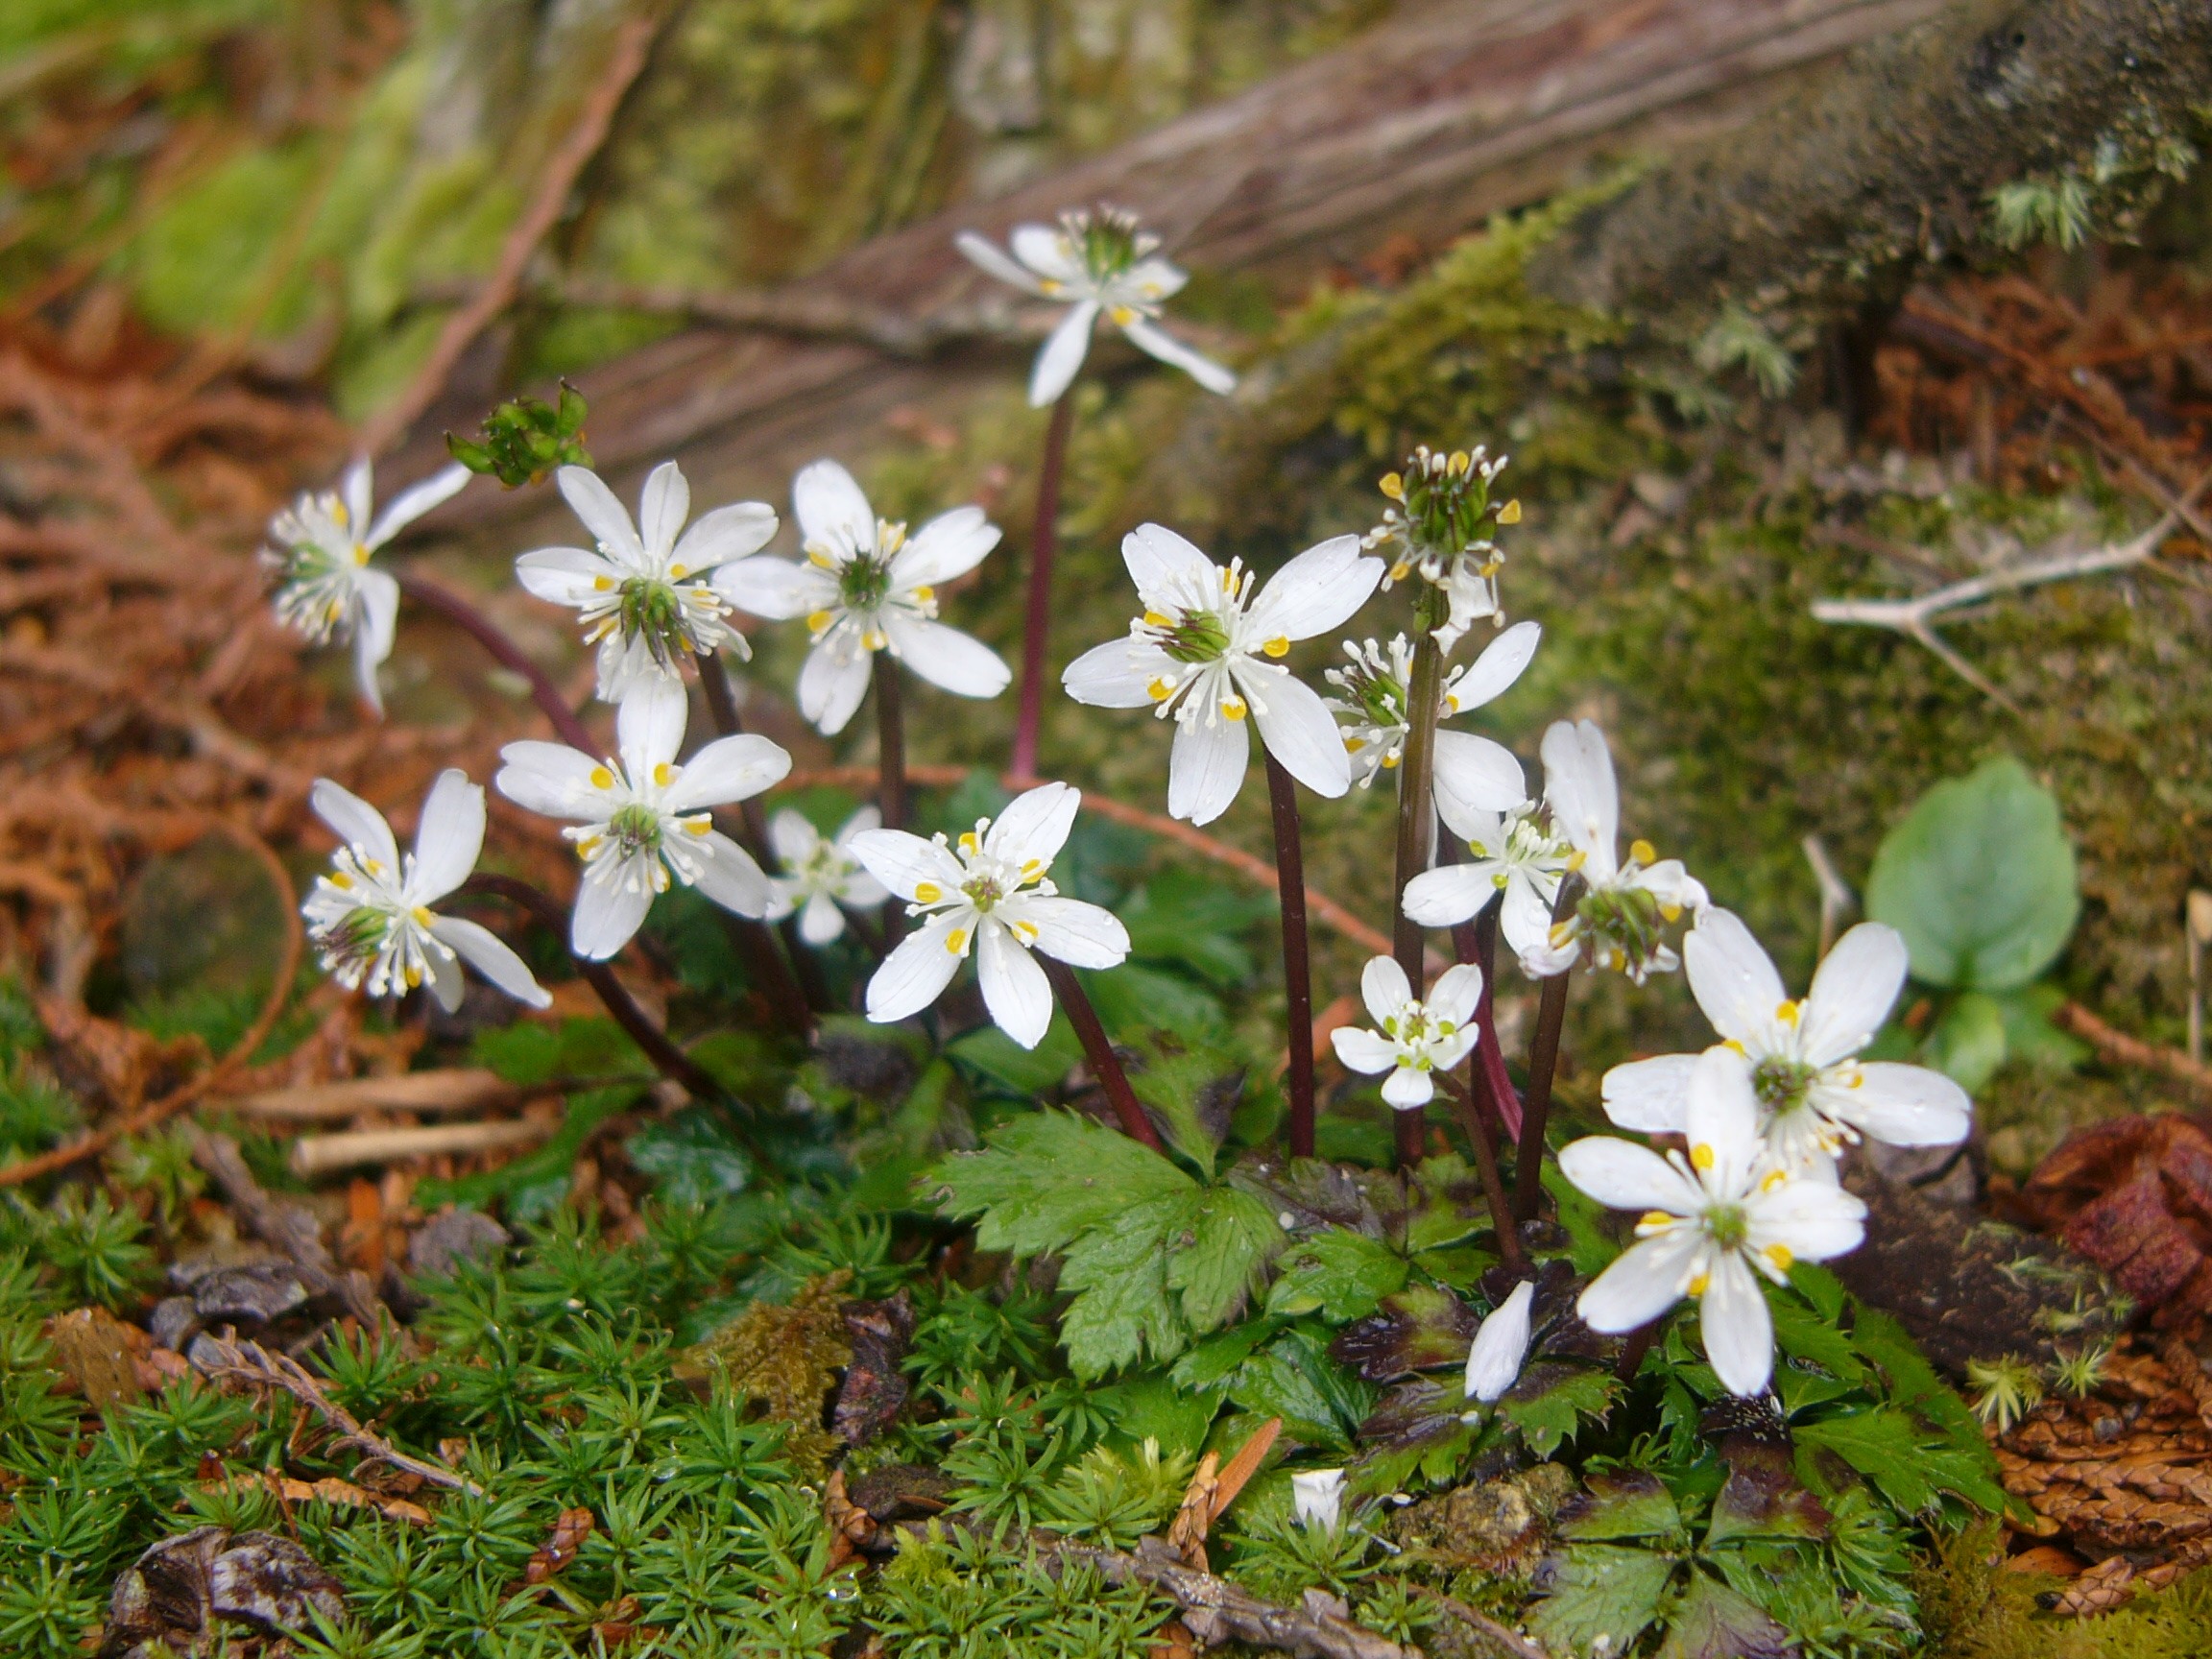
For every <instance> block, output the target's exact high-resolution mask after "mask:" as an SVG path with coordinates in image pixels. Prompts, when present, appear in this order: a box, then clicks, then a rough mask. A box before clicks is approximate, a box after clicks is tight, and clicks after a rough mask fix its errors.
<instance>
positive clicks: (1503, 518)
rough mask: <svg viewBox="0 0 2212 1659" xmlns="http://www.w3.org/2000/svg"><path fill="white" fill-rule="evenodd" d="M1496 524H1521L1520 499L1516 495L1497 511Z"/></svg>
mask: <svg viewBox="0 0 2212 1659" xmlns="http://www.w3.org/2000/svg"><path fill="white" fill-rule="evenodd" d="M1498 522H1499V523H1501V524H1518V523H1520V522H1521V498H1520V497H1519V496H1518V495H1516V496H1515V497H1514V498H1513V499H1512V500H1510V501H1508V502H1506V503H1505V505H1504V506H1503V507H1501V508H1499V509H1498Z"/></svg>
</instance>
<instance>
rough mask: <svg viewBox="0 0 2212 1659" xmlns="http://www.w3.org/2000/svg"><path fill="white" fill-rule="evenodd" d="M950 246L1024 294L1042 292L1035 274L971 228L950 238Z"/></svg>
mask: <svg viewBox="0 0 2212 1659" xmlns="http://www.w3.org/2000/svg"><path fill="white" fill-rule="evenodd" d="M952 246H953V247H955V248H957V249H959V250H960V252H963V253H965V254H967V255H968V257H969V258H971V259H973V260H974V262H975V263H976V264H977V265H979V266H981V267H982V268H983V269H984V270H986V271H988V272H990V273H991V275H992V276H996V277H998V280H999V281H1001V282H1007V283H1011V284H1012V285H1013V286H1015V287H1017V288H1019V289H1021V290H1022V292H1023V293H1026V294H1038V293H1042V292H1043V290H1042V289H1041V288H1039V287H1038V285H1037V278H1036V276H1034V275H1033V274H1032V273H1031V272H1030V271H1028V270H1027V269H1026V268H1025V267H1023V266H1022V265H1021V264H1018V263H1017V262H1016V261H1015V260H1013V259H1012V258H1010V257H1008V256H1007V255H1006V254H1005V253H1003V252H1000V251H999V248H998V244H997V243H996V242H990V241H986V240H985V239H984V238H983V237H981V236H978V235H976V234H975V232H974V231H973V230H963V231H961V232H960V234H959V235H957V236H955V237H953V238H952Z"/></svg>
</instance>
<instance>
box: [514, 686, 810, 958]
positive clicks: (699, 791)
mask: <svg viewBox="0 0 2212 1659" xmlns="http://www.w3.org/2000/svg"><path fill="white" fill-rule="evenodd" d="M687 711H688V702H687V699H686V698H685V692H684V686H683V684H682V682H680V681H647V682H645V683H644V684H643V685H639V686H637V688H636V689H634V690H633V691H632V692H631V693H630V695H629V696H628V697H626V698H624V699H623V701H622V706H621V708H620V709H618V710H617V711H616V713H615V717H614V720H615V742H616V748H617V749H618V750H619V752H620V756H621V758H620V759H619V760H614V759H608V760H597V759H594V758H593V757H590V756H589V755H587V754H585V753H584V752H583V751H582V750H579V749H571V748H568V747H567V746H566V745H565V744H561V743H545V742H537V741H532V742H523V743H510V744H508V745H507V747H506V748H504V749H502V750H501V751H500V752H499V757H500V758H501V759H502V760H504V761H505V762H506V765H505V766H504V767H503V768H501V770H500V773H499V776H498V777H497V778H495V779H493V786H494V787H495V788H497V789H498V791H499V793H500V794H502V795H504V796H506V797H507V799H508V800H510V801H512V802H514V803H515V804H516V805H518V806H523V807H527V808H528V809H529V810H530V811H533V812H541V813H543V814H544V815H545V816H546V817H548V818H565V819H568V820H570V822H571V826H572V827H571V828H569V829H564V830H562V832H561V833H562V834H563V835H564V836H565V837H566V838H567V839H568V840H570V841H572V842H574V843H575V846H576V853H577V855H578V856H579V857H580V858H582V859H583V861H584V874H583V878H582V880H580V881H579V882H578V883H577V888H576V912H575V916H574V918H573V919H572V921H571V924H570V928H569V944H570V946H571V948H572V949H573V950H575V952H576V954H577V955H579V956H582V957H584V958H586V959H587V960H590V961H603V960H605V959H606V958H607V957H610V956H612V955H613V954H614V953H615V952H616V951H617V950H621V949H622V947H623V946H625V945H627V944H628V943H629V942H630V939H631V936H632V935H634V934H635V933H636V932H637V929H638V927H639V926H640V925H642V924H643V922H644V920H645V912H646V911H647V910H649V909H650V908H651V907H652V904H653V899H654V896H655V895H656V894H659V893H664V892H666V891H667V890H668V887H669V885H670V883H671V882H672V881H681V882H682V883H684V884H685V886H687V887H696V888H698V890H699V891H700V892H702V893H704V894H705V895H706V896H707V897H708V898H709V899H711V900H712V901H713V902H715V903H717V904H719V905H721V906H722V907H723V908H724V909H725V910H731V911H734V912H735V913H736V914H738V915H740V916H760V915H764V914H765V913H766V912H767V909H768V906H769V903H770V901H771V899H772V897H773V895H772V894H771V892H770V889H769V886H768V878H766V877H765V876H763V875H762V874H761V873H760V867H759V866H758V865H757V864H756V863H754V862H753V858H752V855H751V854H748V853H747V852H746V851H745V849H744V848H742V847H740V846H738V845H737V843H736V842H734V841H733V840H731V839H730V837H729V836H727V835H725V834H723V833H722V831H721V830H719V829H715V828H714V820H713V814H712V812H711V811H710V810H709V809H710V808H712V807H715V806H722V805H729V804H731V803H733V802H737V801H743V800H747V799H749V798H750V797H752V796H755V795H757V794H759V793H760V792H761V791H762V790H763V789H766V788H768V787H769V786H770V785H771V784H773V783H775V782H777V781H780V780H781V778H782V777H783V775H784V774H785V773H786V772H788V771H790V770H791V757H790V756H789V755H787V754H785V753H784V752H783V750H782V749H781V748H779V747H778V746H777V745H776V744H774V743H771V742H769V741H768V739H767V738H765V737H754V736H737V737H722V738H718V739H716V740H715V741H714V742H712V743H709V744H708V745H707V746H706V747H705V748H704V749H702V750H700V751H699V753H698V754H696V755H694V756H693V757H691V758H690V760H689V761H688V762H686V763H685V764H683V765H679V764H677V761H676V752H677V751H678V750H679V749H681V748H682V747H683V746H684V727H685V718H686V715H687Z"/></svg>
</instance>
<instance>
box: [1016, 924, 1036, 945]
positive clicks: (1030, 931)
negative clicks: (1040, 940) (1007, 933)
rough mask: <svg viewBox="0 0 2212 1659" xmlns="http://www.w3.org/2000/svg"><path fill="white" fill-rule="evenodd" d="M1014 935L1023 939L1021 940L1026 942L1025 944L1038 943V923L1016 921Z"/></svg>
mask: <svg viewBox="0 0 2212 1659" xmlns="http://www.w3.org/2000/svg"><path fill="white" fill-rule="evenodd" d="M1014 937H1015V938H1017V939H1019V940H1021V941H1022V943H1024V944H1027V945H1034V944H1036V943H1037V924H1036V923H1034V922H1017V923H1015V924H1014Z"/></svg>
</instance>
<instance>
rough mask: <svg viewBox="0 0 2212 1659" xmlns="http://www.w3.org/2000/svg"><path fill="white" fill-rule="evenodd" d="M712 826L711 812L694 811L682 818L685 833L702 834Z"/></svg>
mask: <svg viewBox="0 0 2212 1659" xmlns="http://www.w3.org/2000/svg"><path fill="white" fill-rule="evenodd" d="M713 828H714V818H713V815H712V814H711V813H708V812H694V813H692V814H691V816H690V817H688V818H686V819H685V820H684V832H685V834H686V835H704V834H706V833H707V831H708V830H709V829H713Z"/></svg>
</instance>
